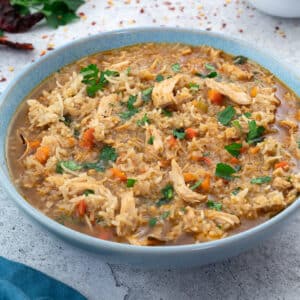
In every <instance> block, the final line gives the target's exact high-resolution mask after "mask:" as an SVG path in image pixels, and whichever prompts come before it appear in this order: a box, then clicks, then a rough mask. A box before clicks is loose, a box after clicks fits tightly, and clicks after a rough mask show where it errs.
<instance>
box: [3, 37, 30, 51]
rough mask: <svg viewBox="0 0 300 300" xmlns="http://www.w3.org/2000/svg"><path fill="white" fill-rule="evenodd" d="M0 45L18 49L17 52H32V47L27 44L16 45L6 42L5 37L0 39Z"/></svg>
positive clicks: (15, 43)
mask: <svg viewBox="0 0 300 300" xmlns="http://www.w3.org/2000/svg"><path fill="white" fill-rule="evenodd" d="M0 45H5V46H8V47H10V48H14V49H19V50H33V49H34V47H33V45H32V44H29V43H17V42H12V41H10V40H8V39H7V38H6V37H0Z"/></svg>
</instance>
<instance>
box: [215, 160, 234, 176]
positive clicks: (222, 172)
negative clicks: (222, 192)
mask: <svg viewBox="0 0 300 300" xmlns="http://www.w3.org/2000/svg"><path fill="white" fill-rule="evenodd" d="M234 173H236V170H235V169H234V168H232V167H231V166H229V165H227V164H224V163H218V164H217V165H216V171H215V175H216V176H217V177H221V178H223V179H226V180H232V179H233V177H232V174H234Z"/></svg>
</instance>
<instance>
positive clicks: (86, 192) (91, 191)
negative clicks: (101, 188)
mask: <svg viewBox="0 0 300 300" xmlns="http://www.w3.org/2000/svg"><path fill="white" fill-rule="evenodd" d="M90 194H95V192H94V191H93V190H89V189H88V190H85V191H84V192H83V195H84V196H86V197H87V196H88V195H90Z"/></svg>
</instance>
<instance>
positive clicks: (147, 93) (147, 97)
mask: <svg viewBox="0 0 300 300" xmlns="http://www.w3.org/2000/svg"><path fill="white" fill-rule="evenodd" d="M152 90H153V87H149V88H147V89H146V90H143V91H142V99H143V100H144V101H145V102H148V101H150V100H151V96H152Z"/></svg>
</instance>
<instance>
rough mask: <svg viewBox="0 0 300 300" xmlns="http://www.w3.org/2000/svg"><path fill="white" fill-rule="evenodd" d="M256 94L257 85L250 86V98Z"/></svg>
mask: <svg viewBox="0 0 300 300" xmlns="http://www.w3.org/2000/svg"><path fill="white" fill-rule="evenodd" d="M257 94H258V88H257V86H254V87H252V88H251V90H250V96H251V97H252V98H255V97H256V96H257Z"/></svg>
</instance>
